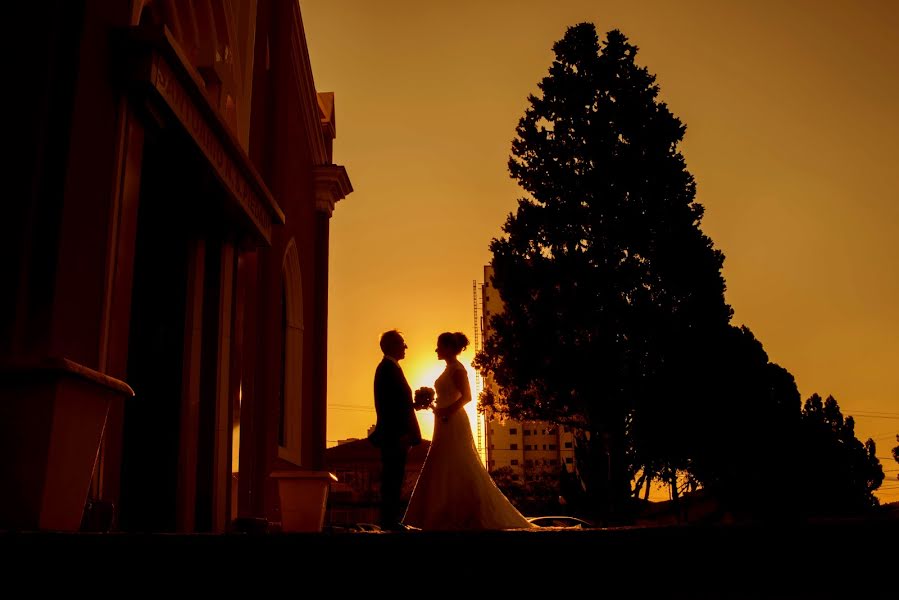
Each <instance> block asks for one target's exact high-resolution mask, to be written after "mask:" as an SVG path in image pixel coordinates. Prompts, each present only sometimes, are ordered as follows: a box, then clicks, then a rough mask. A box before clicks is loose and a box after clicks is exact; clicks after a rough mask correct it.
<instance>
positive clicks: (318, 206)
mask: <svg viewBox="0 0 899 600" xmlns="http://www.w3.org/2000/svg"><path fill="white" fill-rule="evenodd" d="M312 185H313V189H314V191H315V210H317V211H320V212H324V213H327V215H328V217H330V216H331V215H333V214H334V206H335V205H336V204H337V203H338V202H339V201H340V200H343V199H344V198H346V197H347V196H348V195H349V194H350V193H352V191H353V185H352V184H351V183H350V178H349V176H348V175H347V173H346V169H345V168H344V167H343V166H342V165H321V166H318V167H312Z"/></svg>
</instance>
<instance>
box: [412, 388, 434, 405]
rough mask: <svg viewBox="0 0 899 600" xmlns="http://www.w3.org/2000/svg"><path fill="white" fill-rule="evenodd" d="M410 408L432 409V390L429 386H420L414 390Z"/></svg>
mask: <svg viewBox="0 0 899 600" xmlns="http://www.w3.org/2000/svg"><path fill="white" fill-rule="evenodd" d="M412 408H414V409H415V410H426V409H432V410H433V408H434V390H433V389H431V388H429V387H420V388H418V389H417V390H415V397H414V398H413V399H412Z"/></svg>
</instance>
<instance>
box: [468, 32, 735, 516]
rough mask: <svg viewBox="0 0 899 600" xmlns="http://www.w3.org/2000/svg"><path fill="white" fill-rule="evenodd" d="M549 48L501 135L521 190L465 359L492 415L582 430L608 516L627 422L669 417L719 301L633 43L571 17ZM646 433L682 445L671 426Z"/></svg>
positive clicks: (719, 310)
mask: <svg viewBox="0 0 899 600" xmlns="http://www.w3.org/2000/svg"><path fill="white" fill-rule="evenodd" d="M553 50H554V52H555V60H554V61H553V63H552V66H551V67H550V69H549V75H548V76H547V77H545V78H544V79H543V80H542V82H541V83H540V84H539V88H540V90H541V92H542V94H541V95H540V96H539V97H538V96H531V97H530V98H529V101H530V107H529V108H528V109H527V110H526V112H525V115H524V116H523V117H522V118H521V120H520V122H519V125H518V128H517V130H516V132H517V137H516V139H515V140H514V141H513V143H512V157H511V158H510V161H509V171H510V174H511V176H512V177H513V178H514V179H516V180H517V181H518V183H519V185H520V186H521V188H522V189H523V190H524V191H526V192H527V194H528V195H527V196H526V197H524V198H521V199H520V200H519V202H518V208H517V211H516V212H515V214H511V215H509V217H508V220H507V221H506V223H505V225H504V227H503V231H504V232H505V236H504V237H502V238H499V239H494V240H493V241H492V243H491V246H490V247H491V251H492V252H493V260H492V265H493V268H494V279H493V284H494V286H495V287H496V288H497V289H498V290H499V293H500V295H501V297H502V300H503V301H504V304H505V311H504V312H503V313H502V314H500V315H497V316H495V317H494V318H493V321H492V323H491V335H490V336H489V338H488V339H487V340H485V347H484V350H483V352H482V353H480V355H479V356H478V358H477V364H478V366H479V368H481V369H482V370H483V371H485V372H487V373H489V374H490V376H491V377H492V378H493V379H494V380H495V381H496V383H497V384H498V386H499V388H498V389H499V390H500V392H499V394H498V397H495V398H489V397H488V398H486V399H485V400H486V401H488V402H490V401H495V402H497V407H498V408H499V409H500V410H503V411H507V412H508V414H510V415H512V416H513V417H515V418H519V419H549V420H554V421H556V422H565V423H570V424H572V425H575V426H576V427H579V428H580V431H581V433H582V437H581V445H582V446H587V447H590V448H592V450H591V451H592V452H594V453H598V454H597V457H596V460H595V461H588V462H589V464H593V465H603V464H604V465H606V467H604V468H601V469H600V471H598V472H595V473H589V472H585V473H584V477H585V479H586V480H588V481H587V483H588V484H589V485H591V486H592V488H593V489H595V490H596V491H597V492H598V493H599V494H600V495H601V496H603V498H601V499H598V501H599V502H600V503H601V504H602V505H603V506H604V507H606V508H608V509H609V510H612V511H614V510H616V507H620V506H621V505H622V503H623V502H624V498H625V497H627V496H629V495H630V491H631V490H630V488H629V485H630V484H629V482H630V479H631V478H632V475H633V473H632V471H633V469H634V467H635V465H634V464H633V448H632V447H631V444H630V443H629V441H628V440H629V434H630V433H631V432H630V430H629V428H631V427H645V428H648V429H657V428H658V426H660V425H662V426H663V427H664V428H671V427H677V426H678V423H675V422H672V421H671V420H670V418H671V417H672V416H673V415H682V414H684V411H683V410H682V405H683V403H684V402H686V401H687V400H688V399H689V398H690V397H692V396H694V395H695V393H696V383H695V382H696V381H697V380H701V379H702V372H703V370H704V368H705V365H706V364H707V363H708V361H707V357H709V356H710V355H711V354H712V353H714V352H715V345H716V344H715V343H714V342H713V341H712V340H713V339H715V338H720V336H722V335H724V333H723V332H724V331H725V329H726V327H727V325H728V322H729V319H730V316H731V309H730V307H729V306H728V305H727V304H726V303H725V301H724V287H725V286H724V279H723V277H722V275H721V267H722V263H723V260H724V257H723V255H722V254H721V252H719V251H718V250H716V249H715V248H714V247H713V244H712V241H711V240H710V239H709V238H708V237H707V236H706V235H705V234H703V232H702V231H701V229H700V222H701V220H702V216H703V207H702V206H701V205H700V204H698V203H697V202H696V201H695V193H696V186H695V183H694V180H693V177H692V176H691V175H690V173H689V172H688V171H687V169H686V164H685V161H684V158H683V156H682V155H681V153H680V151H679V150H678V144H679V143H680V142H681V141H682V139H683V135H684V131H685V127H684V125H683V124H682V123H681V122H680V120H678V119H677V118H676V117H675V116H674V115H673V114H672V113H671V111H670V110H669V109H668V107H667V106H666V104H665V103H664V102H662V101H660V99H659V87H658V86H657V85H656V83H655V77H654V76H653V75H651V74H650V73H649V72H648V71H647V69H645V68H643V67H641V66H639V65H638V64H637V63H636V60H635V59H636V56H637V51H638V49H637V47H636V46H634V45H632V44H630V43H629V42H628V40H627V38H626V37H625V36H624V35H623V34H622V33H621V32H619V31H610V32H609V33H608V34H607V37H606V40H605V41H604V42H603V44H602V46H600V42H599V39H598V36H597V33H596V29H595V27H594V26H593V25H592V24H590V23H581V24H579V25H575V26H573V27H570V28H569V29H568V30H567V32H566V34H565V36H564V37H563V38H562V39H561V40H560V41H559V42H557V43H556V44H555V45H554V47H553ZM644 437H648V436H644ZM654 439H657V440H662V439H664V440H665V443H666V444H667V445H668V446H667V447H666V448H665V449H664V450H665V452H664V454H665V455H666V456H671V455H672V454H678V453H680V454H684V453H683V452H681V451H680V450H679V449H677V448H674V447H672V446H671V445H672V444H675V442H676V441H677V440H680V439H682V438H681V436H674V435H666V436H655V437H654ZM660 450H661V449H660ZM600 455H601V456H605V457H608V458H607V459H601V457H600ZM650 458H651V457H648V456H647V457H645V459H644V461H649V459H650ZM683 459H684V460H685V458H683Z"/></svg>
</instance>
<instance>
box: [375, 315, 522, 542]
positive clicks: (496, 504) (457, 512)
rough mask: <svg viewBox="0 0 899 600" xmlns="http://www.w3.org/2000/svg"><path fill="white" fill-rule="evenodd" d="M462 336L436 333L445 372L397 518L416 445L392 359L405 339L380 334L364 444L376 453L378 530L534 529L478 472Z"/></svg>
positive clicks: (402, 352)
mask: <svg viewBox="0 0 899 600" xmlns="http://www.w3.org/2000/svg"><path fill="white" fill-rule="evenodd" d="M466 347H468V338H467V337H465V334H463V333H460V332H456V333H450V332H445V333H441V334H440V336H438V338H437V350H436V352H437V358H438V359H440V360H443V361H445V362H446V369H445V370H444V371H443V373H442V374H441V375H440V376H439V377H438V378H437V381H435V382H434V389H435V391H436V392H437V399H436V406H435V408H434V417H435V419H434V436H433V438H434V439H433V440H432V441H431V447H430V448H429V449H428V456H427V458H426V459H425V463H424V466H422V468H421V473H420V474H419V476H418V481H417V482H416V483H415V489H414V490H413V491H412V497H411V498H410V500H409V505H408V507H407V509H406V513H405V516H403V515H401V514H400V513H401V511H402V500H401V493H402V487H403V478H404V475H405V470H406V459H407V457H408V453H409V448H410V447H412V446H414V445H417V444H419V443H421V431H420V430H419V427H418V420H417V419H416V418H415V409H414V407H413V404H412V388H410V387H409V383H408V382H407V381H406V376H405V375H404V374H403V369H402V368H401V367H400V364H399V361H401V360H402V359H403V358H405V357H406V348H407V346H406V341H405V340H404V339H403V336H402V334H401V333H400V332H399V331H396V330H391V331H387V332H385V333H384V334H383V335H382V336H381V350H382V351H383V352H384V358H383V360H381V363H380V364H379V365H378V368H377V369H376V371H375V409H376V411H377V413H378V421H377V424H376V425H375V429H374V431H373V432H372V434H371V436H369V440H371V442H372V443H373V444H374V445H375V446H378V447H379V448H380V449H381V468H382V471H381V473H382V475H381V526H382V527H383V528H385V529H389V530H401V529H409V528H416V529H422V530H441V529H467V530H483V529H526V528H531V527H534V525H531V524H530V523H529V522H528V521H527V519H525V517H524V516H522V514H521V513H520V512H518V510H517V509H516V508H515V507H514V506H513V505H512V503H511V502H509V500H508V499H507V498H506V497H505V496H504V495H503V493H502V492H501V491H500V490H499V488H498V487H496V484H495V483H493V479H492V478H491V477H490V474H489V473H488V472H487V470H486V469H485V468H484V465H483V463H482V462H481V458H480V456H479V455H478V451H477V449H476V448H475V445H474V438H473V437H472V435H471V425H470V423H469V421H468V415H467V414H466V412H465V411H464V410H463V407H464V406H465V404H467V403H468V402H470V401H471V387H470V385H469V383H468V373H467V371H466V370H465V367H464V366H462V363H460V362H459V358H458V357H459V354H460V353H461V352H462V351H463V350H465V348H466Z"/></svg>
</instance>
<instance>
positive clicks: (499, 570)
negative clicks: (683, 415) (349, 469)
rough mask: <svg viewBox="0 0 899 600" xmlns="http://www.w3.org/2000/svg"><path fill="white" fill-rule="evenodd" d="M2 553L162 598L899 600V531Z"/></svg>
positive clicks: (380, 538)
mask: <svg viewBox="0 0 899 600" xmlns="http://www.w3.org/2000/svg"><path fill="white" fill-rule="evenodd" d="M0 551H2V555H3V556H4V557H7V558H6V559H5V560H4V561H3V563H0V564H2V566H0V568H2V569H3V570H6V572H7V575H9V574H16V573H20V572H21V571H19V569H26V570H27V569H29V568H31V567H34V566H35V565H55V566H56V567H62V568H64V569H66V570H75V571H78V572H81V573H82V574H83V576H84V577H87V578H88V579H87V580H85V581H91V579H90V577H100V580H101V581H102V580H103V578H104V577H105V575H104V574H115V575H116V576H124V577H125V578H126V579H127V580H129V581H142V582H145V585H149V586H156V585H160V584H162V585H169V586H176V587H177V585H180V584H177V585H176V582H179V581H189V582H193V583H194V584H197V583H200V584H203V582H208V583H210V584H211V585H212V584H215V583H218V584H221V583H223V582H228V581H231V580H233V581H234V582H235V584H237V583H239V582H242V583H244V584H252V583H253V582H254V581H255V582H256V583H255V584H254V585H256V584H259V585H273V584H274V582H277V581H279V580H282V581H284V582H285V583H286V584H288V585H289V586H291V587H292V588H294V589H296V590H298V591H299V590H300V588H302V589H305V591H306V592H310V593H311V590H312V588H309V589H306V588H305V587H304V586H306V584H307V583H309V584H310V585H311V584H312V583H315V582H320V583H321V584H322V585H323V586H324V587H323V588H322V589H323V590H324V592H322V593H320V594H319V593H316V594H314V595H312V596H307V595H305V594H294V593H288V594H287V596H285V597H294V596H297V597H324V596H336V597H348V596H353V595H356V594H357V593H359V592H363V593H365V594H366V595H370V596H371V597H372V598H381V597H385V598H397V597H412V596H417V595H420V594H424V595H426V596H430V595H437V596H438V597H445V596H446V594H449V593H450V592H453V594H456V595H458V593H459V592H463V593H465V594H466V596H467V591H469V592H470V593H471V594H473V596H472V597H473V598H474V597H477V598H480V597H482V595H481V594H480V593H478V592H479V591H484V590H485V589H493V590H495V591H496V592H500V595H499V596H496V597H498V598H507V597H509V598H511V597H514V598H515V599H516V600H518V599H519V598H522V597H523V598H527V599H528V600H531V599H532V598H533V599H534V600H538V599H540V598H542V597H543V594H537V591H538V590H540V589H543V590H547V591H552V590H556V591H557V592H559V594H558V595H559V596H564V597H566V598H567V597H578V596H584V597H589V598H597V597H602V598H626V599H628V600H630V599H632V598H644V597H651V598H660V599H668V598H861V599H864V600H877V599H879V598H897V597H899V563H897V561H899V558H897V557H899V520H895V519H884V520H857V521H828V522H820V523H814V524H804V525H792V526H770V525H759V524H755V525H729V526H677V527H655V528H617V529H594V530H577V529H537V530H528V531H493V532H396V533H393V532H390V533H387V532H377V533H361V532H360V533H332V534H256V535H253V534H226V535H213V534H194V535H181V534H53V533H0ZM45 572H47V573H52V572H54V571H53V569H48V570H47V571H45ZM91 574H93V575H91ZM285 578H286V579H285ZM379 582H380V583H379ZM82 583H84V581H82ZM142 585H144V584H142ZM420 586H425V587H420ZM375 589H383V590H386V591H385V594H386V595H383V596H382V594H380V593H377V592H375V591H373V590H375ZM581 589H584V590H585V591H584V592H580V591H576V590H581ZM390 590H393V592H391V591H390ZM401 590H402V593H399V592H400V591H401ZM428 590H430V591H428ZM613 590H619V591H620V594H619V593H612V591H613ZM394 592H396V593H394ZM523 592H524V593H525V595H523V596H522V593H523ZM529 592H530V593H529ZM9 597H13V596H9ZM16 597H21V596H16ZM126 597H127V595H126ZM179 597H180V596H179ZM254 597H257V596H254ZM258 597H264V596H258Z"/></svg>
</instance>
